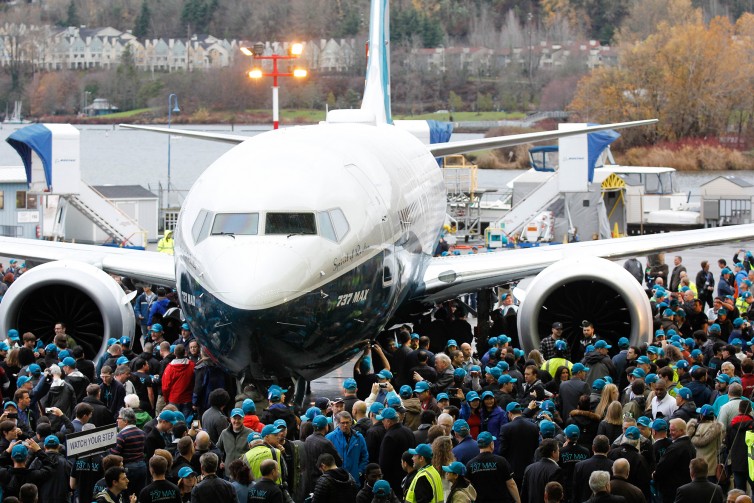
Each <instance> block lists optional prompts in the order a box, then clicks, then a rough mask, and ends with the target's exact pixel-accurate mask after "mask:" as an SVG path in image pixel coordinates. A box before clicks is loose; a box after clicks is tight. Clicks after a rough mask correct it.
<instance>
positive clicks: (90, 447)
mask: <svg viewBox="0 0 754 503" xmlns="http://www.w3.org/2000/svg"><path fill="white" fill-rule="evenodd" d="M117 436H118V427H117V426H116V425H114V424H111V425H108V426H100V427H99V428H95V429H93V430H87V431H82V432H80V433H71V434H70V435H66V436H65V449H66V455H67V456H83V455H87V454H94V453H95V452H103V451H106V450H108V449H109V448H110V447H112V446H114V445H115V440H116V437H117Z"/></svg>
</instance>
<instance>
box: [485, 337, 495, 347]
mask: <svg viewBox="0 0 754 503" xmlns="http://www.w3.org/2000/svg"><path fill="white" fill-rule="evenodd" d="M487 344H489V345H490V346H496V345H497V337H490V338H489V339H487Z"/></svg>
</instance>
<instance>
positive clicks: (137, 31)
mask: <svg viewBox="0 0 754 503" xmlns="http://www.w3.org/2000/svg"><path fill="white" fill-rule="evenodd" d="M151 21H152V13H151V12H150V10H149V4H148V3H147V0H142V2H141V12H139V17H137V18H136V22H135V23H134V35H135V36H137V37H139V38H145V37H146V36H147V35H148V34H149V25H150V23H151Z"/></svg>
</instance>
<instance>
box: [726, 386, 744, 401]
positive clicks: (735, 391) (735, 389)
mask: <svg viewBox="0 0 754 503" xmlns="http://www.w3.org/2000/svg"><path fill="white" fill-rule="evenodd" d="M743 392H744V388H743V386H741V385H740V384H738V383H737V382H734V383H733V384H731V385H730V386H728V396H729V397H732V398H741V395H743Z"/></svg>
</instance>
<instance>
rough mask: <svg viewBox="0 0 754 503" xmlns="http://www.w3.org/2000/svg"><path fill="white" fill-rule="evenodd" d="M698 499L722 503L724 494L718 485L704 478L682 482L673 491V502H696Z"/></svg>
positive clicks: (705, 501)
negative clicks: (682, 483) (674, 491)
mask: <svg viewBox="0 0 754 503" xmlns="http://www.w3.org/2000/svg"><path fill="white" fill-rule="evenodd" d="M666 501H667V500H666ZM698 501H704V503H724V502H725V496H724V495H723V490H722V489H721V488H720V486H719V485H717V484H713V483H712V482H710V481H708V480H706V479H699V480H694V481H693V482H689V483H688V484H684V485H682V486H681V487H679V488H678V490H677V491H676V493H675V503H696V502H698Z"/></svg>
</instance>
